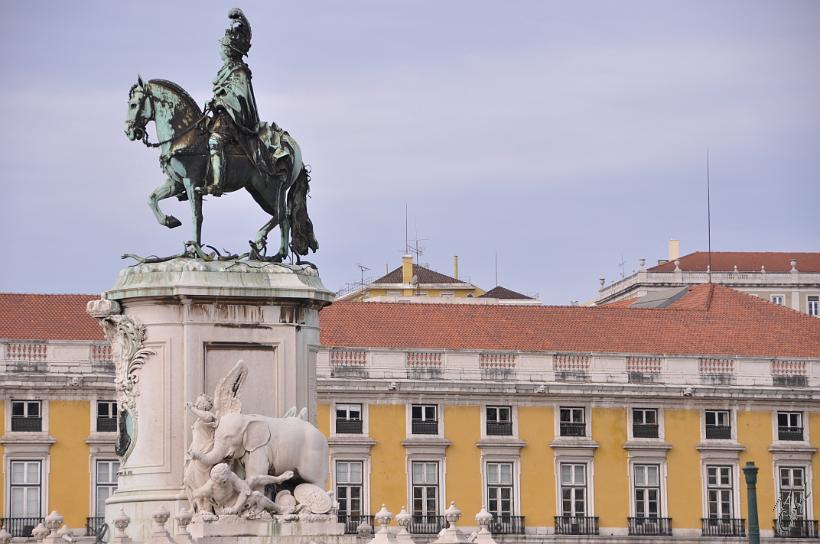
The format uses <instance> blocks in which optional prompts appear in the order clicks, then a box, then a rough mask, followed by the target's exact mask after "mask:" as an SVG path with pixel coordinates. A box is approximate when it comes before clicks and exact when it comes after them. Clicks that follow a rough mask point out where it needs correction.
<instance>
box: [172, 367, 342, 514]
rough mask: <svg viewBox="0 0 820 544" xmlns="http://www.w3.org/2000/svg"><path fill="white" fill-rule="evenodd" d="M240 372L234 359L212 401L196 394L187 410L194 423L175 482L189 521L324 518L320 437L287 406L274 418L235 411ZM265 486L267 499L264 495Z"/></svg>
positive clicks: (243, 371)
mask: <svg viewBox="0 0 820 544" xmlns="http://www.w3.org/2000/svg"><path fill="white" fill-rule="evenodd" d="M247 375H248V369H247V367H246V365H245V363H244V362H242V361H239V362H238V363H237V364H236V365H235V366H234V367H233V368H232V369H231V370H230V371H229V372H228V373H227V374H226V375H225V377H224V378H222V379H221V380H220V381H219V383H218V384H217V386H216V388H215V390H214V395H213V400H211V398H210V397H208V396H207V395H200V396H199V397H198V398H197V401H196V403H194V404H193V405H191V404H190V403H189V404H188V405H187V408H188V410H189V411H190V412H191V413H192V414H193V415H194V416H195V418H196V420H195V421H194V423H193V425H192V434H193V438H192V441H191V446H190V448H189V449H188V453H187V456H186V457H187V458H186V466H185V476H184V479H183V484H184V488H185V496H186V498H187V499H188V502H189V503H190V505H191V509H192V511H193V512H194V515H195V518H196V519H199V520H201V521H206V522H207V521H215V520H217V519H218V518H219V517H220V516H226V515H237V516H240V517H244V518H248V519H257V518H260V517H269V516H271V515H296V516H302V515H317V514H318V515H322V514H328V512H330V510H331V508H332V506H333V499H332V498H331V496H330V495H329V494H328V493H327V492H326V491H325V490H324V483H325V480H326V479H327V474H328V461H327V459H328V446H327V439H326V438H325V436H324V435H323V434H322V433H321V432H320V431H319V430H318V429H317V428H316V427H314V426H313V425H311V424H310V423H309V422H308V421H306V419H305V415H306V411H305V410H302V411H301V412H299V413H298V414H297V411H296V408H292V409H291V410H289V411H288V412H287V414H286V415H285V417H280V418H274V417H267V416H262V415H255V414H243V413H242V411H241V409H242V402H241V399H240V395H239V393H240V390H241V387H242V384H243V383H244V382H245V380H246V378H247ZM271 486H273V487H274V489H275V490H276V495H275V499H272V498H271V497H268V496H267V495H266V488H267V489H270V488H271ZM300 519H301V517H300Z"/></svg>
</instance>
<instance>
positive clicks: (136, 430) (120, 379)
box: [88, 259, 333, 542]
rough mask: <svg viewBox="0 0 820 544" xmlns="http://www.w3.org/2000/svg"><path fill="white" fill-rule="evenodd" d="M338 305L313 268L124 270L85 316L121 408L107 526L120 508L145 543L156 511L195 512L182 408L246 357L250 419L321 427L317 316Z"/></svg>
mask: <svg viewBox="0 0 820 544" xmlns="http://www.w3.org/2000/svg"><path fill="white" fill-rule="evenodd" d="M332 297H333V295H332V293H331V292H329V291H328V290H327V289H325V287H324V286H323V285H322V282H321V280H320V279H319V276H318V273H317V272H316V271H315V270H313V269H312V268H309V267H307V266H293V265H279V264H271V263H264V262H253V261H243V262H238V261H223V262H203V261H201V260H194V259H174V260H171V261H167V262H164V263H156V264H141V265H137V266H133V267H129V268H126V269H124V270H122V271H121V272H120V276H119V278H118V280H117V283H116V285H115V286H114V287H113V288H112V289H111V290H110V291H108V292H107V293H105V294H104V295H103V297H102V299H101V300H98V301H93V302H91V303H89V308H88V312H89V314H91V315H92V316H93V317H96V318H98V319H99V320H100V322H101V324H102V326H103V328H104V330H105V332H106V335H107V336H108V338H109V340H110V341H111V343H112V347H113V358H114V363H115V366H116V379H115V382H116V387H117V396H118V398H117V401H118V405H119V407H120V422H119V424H120V440H119V442H118V454H120V455H121V457H122V464H121V473H120V477H119V488H118V490H117V492H116V493H114V495H113V496H112V497H111V498H110V499H109V501H108V503H107V507H106V520H112V519H113V518H114V517H115V516H116V514H117V513H119V512H120V510H121V509H122V510H123V511H124V512H125V513H126V514H127V515H128V516H129V517H130V518H131V524H130V526H129V536H130V537H131V538H133V539H134V540H135V541H138V542H141V541H148V540H149V539H150V537H151V532H152V529H151V524H152V515H153V514H154V513H155V512H157V511H159V510H160V508H162V507H165V508H166V509H167V510H168V511H169V512H170V514H171V516H172V517H173V516H175V515H176V514H177V513H178V512H179V511H180V510H181V509H182V508H183V507H188V505H187V501H186V500H184V498H183V496H182V495H181V493H182V477H183V468H184V464H185V453H186V451H187V449H188V446H189V444H190V440H191V432H190V428H191V424H192V423H193V418H192V416H190V415H189V414H188V413H187V410H186V409H185V403H186V402H194V401H195V400H196V398H197V396H198V395H200V394H202V393H207V394H209V395H210V394H213V390H214V387H215V386H216V383H217V381H218V380H219V379H220V378H221V377H222V376H224V375H225V373H226V372H227V371H228V370H229V369H230V368H231V367H232V366H233V365H234V364H235V363H236V362H237V360H239V359H242V360H244V361H245V364H246V365H247V367H248V370H249V373H248V379H247V383H246V384H245V386H244V388H243V390H242V411H243V412H244V413H257V414H262V415H267V416H274V417H279V416H282V415H284V413H285V412H286V411H287V410H288V409H289V408H291V407H293V406H295V407H297V408H298V409H302V408H303V407H307V410H308V418H309V420H310V421H311V422H314V423H315V414H316V384H315V381H316V373H315V358H316V352H317V350H318V347H319V315H318V314H319V309H320V308H321V307H322V306H324V305H326V304H328V303H329V302H331V300H332ZM126 437H130V442H129V441H128V440H127V439H126ZM171 532H172V533H173V532H174V529H173V528H171Z"/></svg>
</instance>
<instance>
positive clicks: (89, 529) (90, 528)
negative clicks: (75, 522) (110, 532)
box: [85, 516, 105, 536]
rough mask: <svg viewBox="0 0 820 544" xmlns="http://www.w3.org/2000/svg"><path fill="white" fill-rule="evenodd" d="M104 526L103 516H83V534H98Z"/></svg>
mask: <svg viewBox="0 0 820 544" xmlns="http://www.w3.org/2000/svg"><path fill="white" fill-rule="evenodd" d="M104 527H105V517H103V516H96V517H93V518H85V536H100V535H101V534H102V533H103V528H104Z"/></svg>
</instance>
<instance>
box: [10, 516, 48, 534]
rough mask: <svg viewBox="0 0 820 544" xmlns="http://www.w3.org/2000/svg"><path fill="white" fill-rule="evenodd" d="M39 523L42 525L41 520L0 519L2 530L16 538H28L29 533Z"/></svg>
mask: <svg viewBox="0 0 820 544" xmlns="http://www.w3.org/2000/svg"><path fill="white" fill-rule="evenodd" d="M40 523H43V518H17V517H13V518H0V525H2V526H3V529H5V530H6V531H8V532H9V534H10V535H11V536H16V537H30V536H31V531H33V530H34V528H35V527H37V525H39V524H40Z"/></svg>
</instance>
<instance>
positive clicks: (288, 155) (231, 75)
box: [125, 9, 319, 262]
mask: <svg viewBox="0 0 820 544" xmlns="http://www.w3.org/2000/svg"><path fill="white" fill-rule="evenodd" d="M228 17H229V18H230V20H231V24H230V26H229V27H228V29H227V30H226V31H225V36H224V37H223V38H222V39H221V40H220V50H221V55H222V60H223V62H224V64H223V65H222V68H220V70H219V72H218V73H217V75H216V78H215V79H214V82H213V98H212V99H211V100H210V101H209V102H208V103H207V104H206V107H205V110H204V111H203V110H200V108H199V106H198V105H197V104H196V102H195V101H194V99H193V98H191V96H190V95H189V94H188V93H187V92H185V90H184V89H183V88H182V87H180V86H179V85H177V84H175V83H172V82H170V81H166V80H162V79H153V80H150V81H148V82H143V80H142V78H138V80H137V83H136V84H135V85H134V86H133V87H131V91H130V93H129V98H128V116H127V118H126V121H125V127H126V128H125V133H126V135H127V136H128V138H129V139H131V140H140V141H142V142H144V143H145V144H146V145H147V146H149V147H159V148H160V152H161V153H160V166H161V167H162V170H163V172H164V173H165V175H166V180H165V182H164V183H163V184H162V185H160V186H159V187H157V188H156V189H154V191H153V192H152V193H151V195H150V196H149V199H148V205H149V206H150V208H151V210H152V211H153V212H154V215H155V216H156V218H157V221H158V222H159V223H160V224H161V225H164V226H166V227H168V228H175V227H178V226H179V225H180V221H179V219H177V218H176V217H174V216H172V215H166V214H165V213H163V212H162V210H161V209H160V208H159V201H160V200H163V199H165V198H170V197H172V196H175V197H177V198H178V199H180V200H188V201H190V204H191V213H192V216H193V239H192V240H191V241H189V242H187V243H186V249H185V252H183V253H181V254H180V255H174V256H171V257H167V258H158V257H152V258H148V259H141V258H138V260H141V261H161V260H166V259H170V258H173V257H177V256H190V257H198V258H205V259H212V258H226V257H228V258H238V257H245V256H247V257H249V258H251V259H258V260H267V261H274V262H281V261H282V260H283V259H284V258H285V257H286V256H287V255H288V253H289V251H292V253H293V255H295V256H296V259H297V260H299V261H300V262H301V260H300V256H302V255H307V254H308V252H309V251H310V250H313V251H316V250H317V249H318V247H319V244H318V242H317V241H316V238H315V236H314V234H313V224H312V223H311V221H310V218H309V217H308V213H307V196H308V192H309V190H310V186H309V181H310V177H309V175H308V171H307V169H306V168H305V165H304V163H303V162H302V153H301V150H300V148H299V145H298V144H297V143H296V140H294V139H293V138H292V137H291V136H290V135H289V134H288V133H287V132H285V131H284V130H282V129H281V128H280V127H279V126H277V125H276V123H264V122H260V121H259V114H258V111H257V107H256V98H255V97H254V94H253V85H252V84H251V71H250V68H248V65H247V64H245V62H244V60H243V57H244V56H246V55H247V54H248V50H249V49H250V46H251V27H250V23H249V22H248V20H247V18H246V17H245V15H244V14H243V13H242V11H241V10H239V9H232V10H231V11H230V12H229V14H228ZM150 121H153V122H154V123H155V126H156V133H157V138H158V139H159V142H157V143H149V142H148V136H147V133H146V131H145V127H146V125H147V124H148V123H149V122H150ZM243 188H244V189H247V191H248V192H249V193H250V194H251V196H253V199H254V200H255V201H256V202H257V203H258V204H259V206H260V207H261V208H262V209H263V210H265V212H267V213H268V214H270V216H271V219H270V221H268V222H267V223H265V224H264V225H263V226H262V227H261V228H260V229H259V231H258V232H257V233H256V237H255V238H254V240H252V241H251V242H250V245H251V249H250V251H249V252H248V253H245V254H243V255H229V256H223V255H221V254H219V252H216V251H214V252H213V253H208V252H206V251H205V250H204V249H203V246H202V219H203V211H202V203H203V196H204V195H207V194H210V195H213V196H216V197H218V196H221V195H222V194H223V193H230V192H233V191H237V190H239V189H243ZM277 226H278V227H279V230H280V234H281V237H280V243H279V248H278V252H277V253H276V254H275V255H272V256H267V254H266V253H267V252H266V250H267V237H268V234H269V233H270V232H271V230H273V229H274V228H275V227H277ZM206 247H209V246H206Z"/></svg>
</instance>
